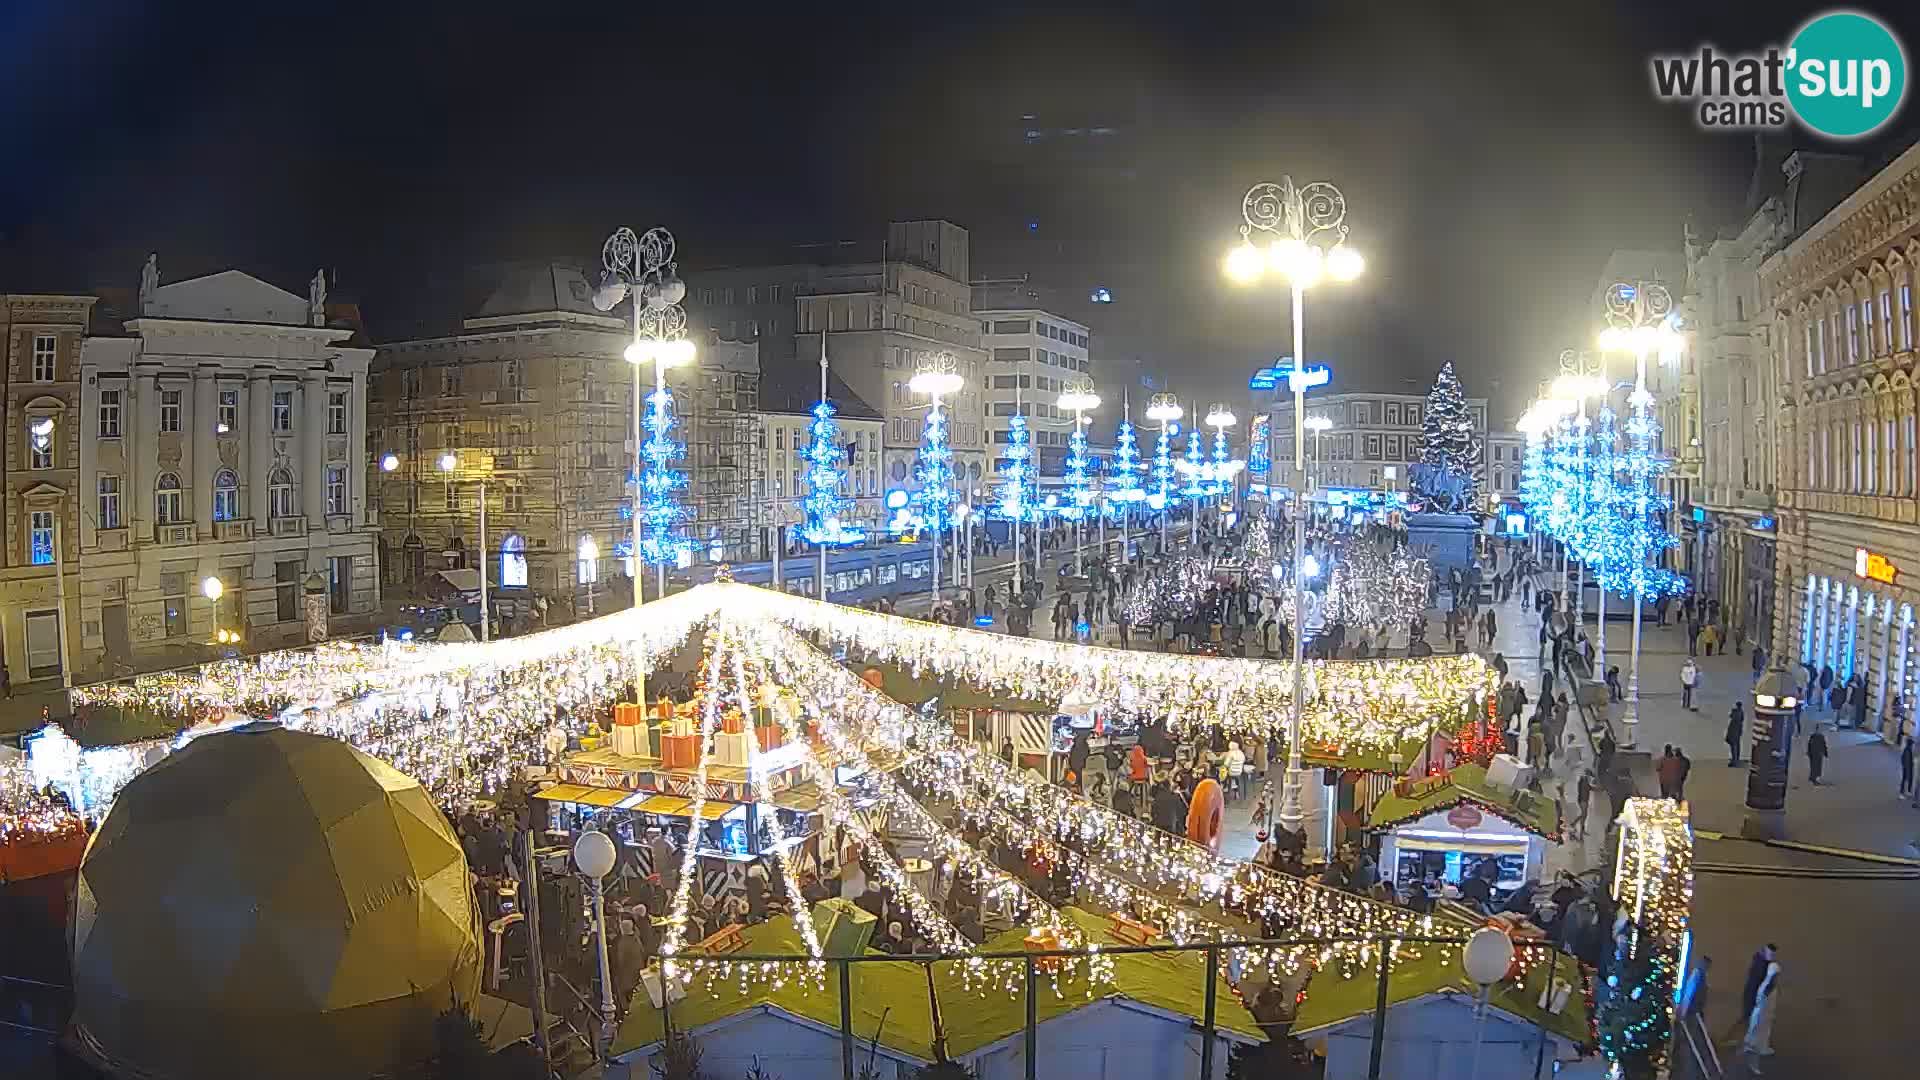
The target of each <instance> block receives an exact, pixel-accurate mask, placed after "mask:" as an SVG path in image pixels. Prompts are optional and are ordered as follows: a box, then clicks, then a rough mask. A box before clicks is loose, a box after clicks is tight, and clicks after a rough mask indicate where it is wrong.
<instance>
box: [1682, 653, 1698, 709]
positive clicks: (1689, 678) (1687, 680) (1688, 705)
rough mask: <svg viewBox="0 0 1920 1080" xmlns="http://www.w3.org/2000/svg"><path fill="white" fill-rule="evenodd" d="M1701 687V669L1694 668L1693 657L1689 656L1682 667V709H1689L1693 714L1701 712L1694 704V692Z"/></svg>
mask: <svg viewBox="0 0 1920 1080" xmlns="http://www.w3.org/2000/svg"><path fill="white" fill-rule="evenodd" d="M1699 685H1700V669H1699V668H1698V667H1696V666H1694V663H1693V657H1691V656H1689V657H1687V660H1686V662H1685V663H1683V664H1681V665H1680V707H1681V708H1683V709H1687V710H1689V711H1692V712H1699V711H1700V709H1699V707H1698V706H1696V705H1694V703H1693V691H1694V689H1695V688H1696V687H1698V686H1699Z"/></svg>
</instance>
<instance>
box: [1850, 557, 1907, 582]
mask: <svg viewBox="0 0 1920 1080" xmlns="http://www.w3.org/2000/svg"><path fill="white" fill-rule="evenodd" d="M1853 572H1854V573H1855V574H1858V575H1859V576H1861V577H1863V578H1866V579H1867V580H1868V581H1878V582H1881V583H1883V584H1886V585H1891V584H1893V579H1894V578H1895V577H1897V576H1898V575H1899V573H1900V568H1899V567H1897V566H1895V565H1893V560H1892V559H1889V558H1887V557H1886V556H1885V555H1882V554H1880V553H1879V552H1877V551H1868V550H1867V549H1866V548H1854V549H1853Z"/></svg>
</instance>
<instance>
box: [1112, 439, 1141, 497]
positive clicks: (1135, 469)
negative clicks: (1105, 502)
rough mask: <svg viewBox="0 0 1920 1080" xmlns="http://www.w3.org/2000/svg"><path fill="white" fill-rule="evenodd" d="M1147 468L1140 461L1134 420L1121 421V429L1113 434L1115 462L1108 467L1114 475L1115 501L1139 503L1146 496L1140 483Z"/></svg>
mask: <svg viewBox="0 0 1920 1080" xmlns="http://www.w3.org/2000/svg"><path fill="white" fill-rule="evenodd" d="M1146 470H1147V467H1146V466H1145V465H1144V464H1142V463H1141V461H1140V443H1139V440H1138V438H1136V437H1135V435H1134V433H1133V422H1132V421H1130V420H1122V421H1120V427H1119V430H1118V431H1116V432H1115V433H1114V436H1113V463H1112V464H1111V465H1109V466H1108V468H1107V472H1108V474H1109V475H1110V476H1112V477H1113V496H1112V497H1113V501H1114V502H1117V503H1123V504H1124V503H1137V502H1139V501H1140V500H1142V499H1144V498H1146V492H1145V490H1144V489H1143V488H1142V486H1141V483H1140V476H1141V474H1142V473H1144V472H1146Z"/></svg>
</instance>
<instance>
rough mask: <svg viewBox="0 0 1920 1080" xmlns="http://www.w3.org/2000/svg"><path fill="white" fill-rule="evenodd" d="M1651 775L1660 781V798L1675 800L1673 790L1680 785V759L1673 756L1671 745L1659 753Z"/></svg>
mask: <svg viewBox="0 0 1920 1080" xmlns="http://www.w3.org/2000/svg"><path fill="white" fill-rule="evenodd" d="M1653 774H1654V775H1655V776H1656V777H1658V778H1659V780H1660V797H1661V798H1663V799H1672V798H1675V797H1676V796H1675V795H1674V790H1675V789H1676V788H1677V787H1678V786H1679V784H1680V759H1679V758H1677V757H1675V756H1674V751H1673V744H1672V743H1668V744H1667V746H1666V748H1665V749H1664V750H1662V751H1660V760H1659V761H1657V762H1655V763H1654V766H1653Z"/></svg>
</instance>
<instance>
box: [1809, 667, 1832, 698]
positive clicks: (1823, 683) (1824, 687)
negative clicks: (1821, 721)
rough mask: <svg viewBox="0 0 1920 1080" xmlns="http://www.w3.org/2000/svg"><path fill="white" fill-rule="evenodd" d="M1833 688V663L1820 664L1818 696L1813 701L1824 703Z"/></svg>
mask: <svg viewBox="0 0 1920 1080" xmlns="http://www.w3.org/2000/svg"><path fill="white" fill-rule="evenodd" d="M1832 690H1833V665H1832V664H1822V665H1820V696H1819V697H1817V698H1814V700H1815V701H1817V702H1820V703H1822V704H1824V703H1825V702H1826V701H1827V698H1828V696H1829V695H1830V694H1831V692H1832Z"/></svg>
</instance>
